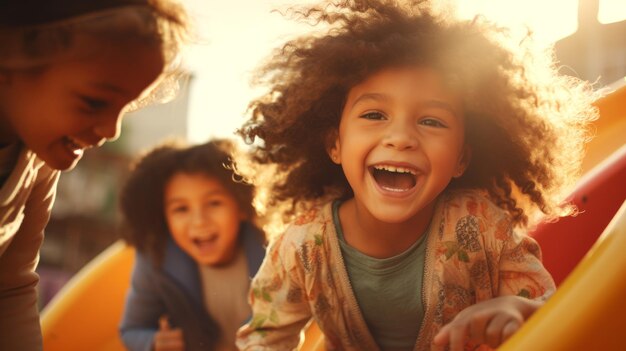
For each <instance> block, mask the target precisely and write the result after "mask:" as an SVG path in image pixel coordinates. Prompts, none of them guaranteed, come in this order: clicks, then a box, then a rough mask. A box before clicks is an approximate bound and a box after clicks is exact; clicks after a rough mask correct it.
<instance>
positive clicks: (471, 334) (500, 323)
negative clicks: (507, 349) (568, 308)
mask: <svg viewBox="0 0 626 351" xmlns="http://www.w3.org/2000/svg"><path fill="white" fill-rule="evenodd" d="M542 304H543V303H542V302H538V301H533V300H529V299H526V298H523V297H519V296H501V297H496V298H494V299H491V300H487V301H483V302H480V303H477V304H475V305H473V306H470V307H468V308H466V309H464V310H463V311H461V312H460V313H459V314H458V315H457V316H456V317H454V319H453V320H452V321H451V322H450V323H448V324H447V325H445V326H444V327H443V328H441V330H440V331H439V333H438V334H437V335H436V336H435V338H434V339H433V343H434V344H435V345H439V346H445V345H448V344H449V345H450V351H461V350H463V349H464V346H465V344H466V343H467V342H468V341H471V342H472V343H474V344H476V345H480V344H487V345H489V346H490V347H492V348H496V347H498V346H500V345H501V344H502V343H503V342H504V341H506V340H507V339H508V338H509V337H510V336H511V335H513V333H515V332H516V331H517V330H518V329H519V328H520V327H521V326H522V324H523V323H524V321H525V320H526V319H527V318H528V317H529V316H530V315H531V314H532V313H533V312H534V311H535V310H537V309H538V308H539V307H540V306H541V305H542Z"/></svg>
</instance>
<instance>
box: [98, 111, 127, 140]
mask: <svg viewBox="0 0 626 351" xmlns="http://www.w3.org/2000/svg"><path fill="white" fill-rule="evenodd" d="M121 124H122V114H121V113H120V114H117V115H111V116H106V117H103V118H102V120H100V121H98V123H97V124H96V126H95V127H94V132H95V133H96V134H97V135H98V136H99V137H101V138H104V139H107V140H108V141H114V140H116V139H117V138H118V137H119V136H120V129H121Z"/></svg>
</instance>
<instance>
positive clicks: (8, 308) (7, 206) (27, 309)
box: [0, 149, 59, 351]
mask: <svg viewBox="0 0 626 351" xmlns="http://www.w3.org/2000/svg"><path fill="white" fill-rule="evenodd" d="M58 177H59V172H58V171H55V170H52V169H50V168H49V167H48V166H46V165H45V164H44V163H43V161H41V160H40V159H38V158H37V157H36V156H35V154H34V153H33V152H32V151H30V150H25V149H22V150H20V152H19V156H18V159H17V163H16V164H15V167H14V169H13V171H12V172H11V174H10V175H9V177H8V179H7V180H6V181H5V183H4V184H3V185H2V188H0V350H12V351H19V350H28V351H31V350H41V348H42V346H41V328H40V326H39V314H38V309H37V292H36V290H35V288H36V286H37V282H38V281H39V277H38V276H37V274H36V273H35V267H36V266H37V262H38V260H39V248H40V246H41V242H42V240H43V229H44V227H45V226H46V224H47V223H48V219H49V218H50V211H51V209H52V203H53V201H54V196H55V189H56V183H57V180H58Z"/></svg>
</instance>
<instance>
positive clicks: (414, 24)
mask: <svg viewBox="0 0 626 351" xmlns="http://www.w3.org/2000/svg"><path fill="white" fill-rule="evenodd" d="M290 13H291V14H292V15H293V16H294V17H296V18H297V19H300V20H304V21H308V22H310V23H311V24H313V25H323V26H327V27H324V28H326V29H327V30H326V32H325V33H323V34H314V35H309V36H302V37H299V38H296V39H293V40H291V41H288V42H287V43H286V44H285V45H284V46H282V47H281V48H279V49H277V50H276V51H275V52H274V54H273V55H272V56H271V57H270V59H269V60H268V61H267V62H266V63H265V64H264V65H263V66H262V67H261V68H260V70H259V71H258V72H257V74H258V76H257V77H256V80H255V82H256V83H257V84H260V85H264V86H267V87H268V88H269V89H268V91H267V93H266V94H264V95H263V96H261V97H260V98H258V99H256V100H254V101H252V102H251V104H250V106H249V111H250V118H249V120H248V121H247V122H246V123H245V124H244V125H243V126H242V128H241V129H240V130H239V131H238V133H239V135H240V136H242V137H243V138H244V139H245V140H246V142H248V143H252V144H254V145H255V161H256V163H257V164H256V166H255V167H256V169H249V171H251V174H252V172H253V171H254V172H259V171H262V170H263V169H266V168H271V169H272V172H273V173H272V178H271V183H269V182H268V183H262V181H258V180H257V182H259V186H267V187H268V188H269V191H268V194H269V197H268V208H281V206H278V205H281V204H282V205H286V206H287V212H285V213H284V216H282V219H283V220H288V219H289V218H290V216H291V215H293V214H294V213H295V212H298V210H299V209H300V206H303V207H305V208H306V207H307V206H310V205H311V204H312V203H313V202H316V201H318V200H320V199H325V198H327V197H328V196H329V195H330V196H335V197H344V198H345V197H350V196H352V195H353V194H352V190H351V188H350V186H349V185H348V182H347V180H346V178H345V176H344V174H343V172H342V169H341V167H340V166H337V165H336V164H334V163H332V162H331V160H330V158H329V156H328V155H327V148H328V146H329V138H330V135H332V133H334V132H335V131H336V130H337V129H338V126H339V121H340V118H341V112H342V109H343V105H344V103H345V99H346V96H347V94H348V92H349V91H350V89H351V88H352V87H354V86H355V85H357V84H358V83H360V82H362V81H364V80H365V79H366V78H368V77H369V76H371V75H372V74H374V73H376V72H377V71H380V70H381V69H383V68H387V67H393V66H404V65H416V66H428V67H431V68H434V69H436V70H437V71H438V72H439V73H440V74H442V76H443V77H444V79H445V81H446V83H447V84H448V86H449V87H451V88H452V89H453V90H454V91H455V92H457V93H458V94H459V96H461V97H462V99H463V104H464V109H465V111H464V112H465V116H466V117H465V118H466V142H467V144H468V145H469V147H470V149H471V150H472V159H471V162H470V165H469V167H468V169H467V170H466V172H465V174H464V175H463V176H462V177H460V178H458V179H454V180H453V181H452V182H451V183H450V185H449V187H450V188H455V187H463V188H478V189H485V190H486V191H487V192H488V193H489V194H490V195H491V197H492V198H493V200H494V202H495V203H496V204H498V206H500V207H501V208H503V209H504V210H506V211H508V212H509V213H510V215H511V218H512V220H513V222H514V223H515V224H516V225H525V224H528V217H529V214H531V213H533V212H536V211H535V210H540V211H541V212H543V213H544V214H545V215H547V216H548V217H550V218H556V217H558V216H562V215H565V214H570V213H572V212H573V211H574V209H573V207H572V206H568V205H563V204H562V201H563V198H564V195H565V194H566V193H567V192H569V191H570V190H571V189H570V187H571V186H572V185H573V182H574V181H575V180H576V179H577V176H578V175H579V172H580V170H579V169H580V163H581V159H582V155H583V147H584V143H585V141H586V140H587V138H588V129H587V128H588V124H589V122H590V121H591V120H593V119H594V118H595V117H596V114H597V112H596V110H595V109H594V108H593V107H592V104H591V103H592V101H593V99H594V95H593V94H592V90H591V88H590V86H589V84H586V83H583V82H581V81H578V80H575V79H573V78H571V77H565V76H561V75H559V74H558V72H557V68H556V66H555V64H554V61H553V57H552V56H551V55H550V53H549V52H546V50H543V51H542V50H541V49H540V48H539V47H538V46H537V45H536V44H534V43H533V40H532V35H531V34H528V35H527V36H526V37H525V38H524V39H523V40H521V41H515V40H514V39H513V37H512V35H510V33H509V31H508V30H507V29H505V28H501V27H498V26H496V25H494V24H493V23H490V22H489V21H487V20H486V19H484V18H481V17H477V18H474V19H473V20H460V19H455V18H453V16H451V15H450V14H448V13H447V12H445V11H443V10H437V9H435V8H433V6H432V4H431V3H430V2H426V1H409V2H405V3H402V4H400V3H399V2H398V1H395V0H343V1H334V2H327V3H322V4H319V5H316V6H313V7H308V8H291V11H290ZM255 138H258V139H260V140H261V142H255ZM268 166H271V167H268ZM276 206H278V207H276Z"/></svg>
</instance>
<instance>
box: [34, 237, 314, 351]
mask: <svg viewBox="0 0 626 351" xmlns="http://www.w3.org/2000/svg"><path fill="white" fill-rule="evenodd" d="M134 256H135V251H134V250H133V249H132V248H130V247H128V246H126V245H124V243H123V242H121V241H118V242H116V243H115V244H113V245H111V246H110V247H109V248H108V249H107V250H105V251H104V252H102V253H101V254H100V255H99V256H98V257H96V258H95V259H94V260H93V261H91V262H90V263H89V264H88V265H86V266H85V267H84V268H83V269H82V270H81V271H80V272H79V273H78V274H76V275H75V276H74V277H72V279H71V280H70V281H69V282H68V283H67V284H66V285H65V286H64V287H63V289H61V291H59V292H58V293H57V295H56V296H55V297H54V298H53V299H52V300H51V301H50V302H49V303H48V305H47V306H46V308H45V309H44V310H43V311H42V313H41V329H42V333H43V345H44V351H85V350H89V351H123V350H125V348H124V346H123V345H122V342H121V339H120V337H119V333H118V328H117V326H118V325H119V322H120V320H121V318H122V312H123V309H124V301H125V297H126V290H127V289H128V287H129V284H130V274H131V270H132V266H133V262H134ZM301 349H302V350H303V351H322V350H323V338H322V334H321V332H320V330H319V328H318V327H317V325H316V324H315V323H311V324H310V325H309V326H308V328H307V330H306V332H305V341H304V344H303V345H302V348H301Z"/></svg>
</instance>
